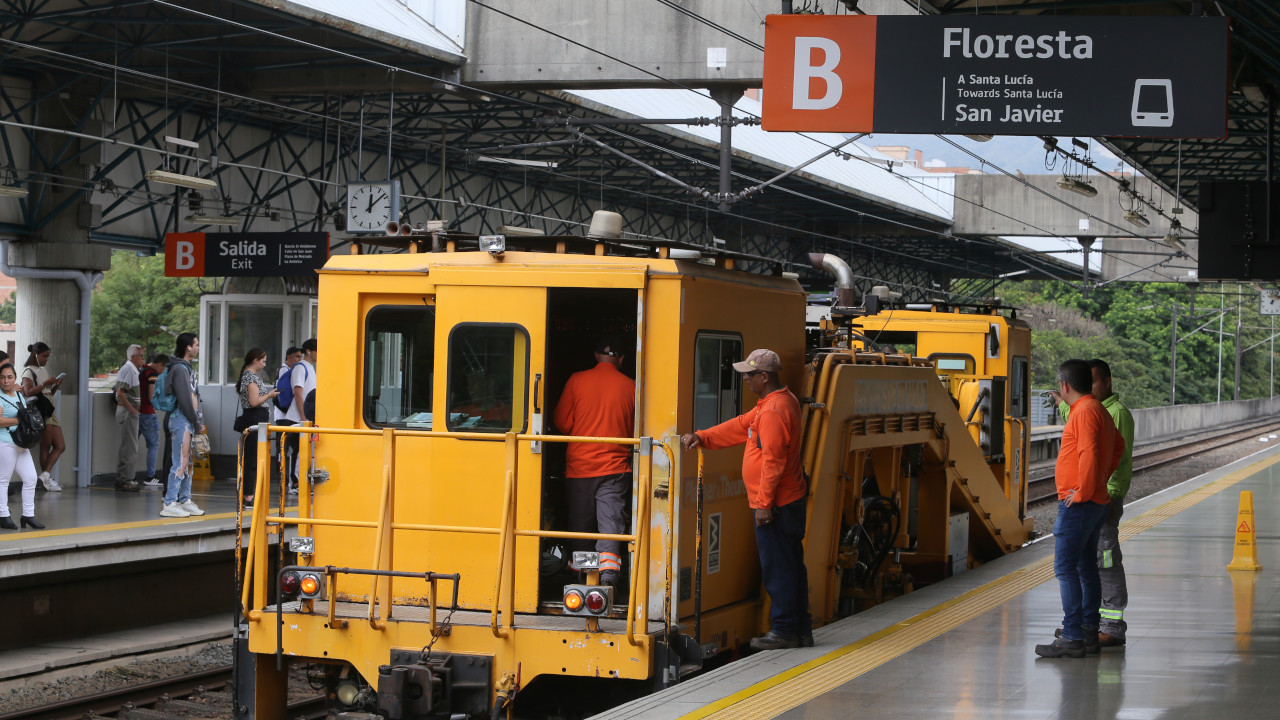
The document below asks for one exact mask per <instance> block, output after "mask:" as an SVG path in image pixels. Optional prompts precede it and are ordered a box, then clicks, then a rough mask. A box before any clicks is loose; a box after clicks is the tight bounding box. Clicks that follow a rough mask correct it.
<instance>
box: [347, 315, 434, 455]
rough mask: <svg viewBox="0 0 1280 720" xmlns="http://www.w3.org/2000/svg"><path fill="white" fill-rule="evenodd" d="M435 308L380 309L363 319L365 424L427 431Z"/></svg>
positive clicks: (432, 365)
mask: <svg viewBox="0 0 1280 720" xmlns="http://www.w3.org/2000/svg"><path fill="white" fill-rule="evenodd" d="M435 334H436V309H435V308H434V307H432V306H426V307H397V306H385V305H384V306H379V307H376V308H374V309H373V310H370V311H369V316H368V318H366V320H365V345H364V363H365V364H364V421H365V423H366V424H368V425H370V426H383V425H394V426H399V427H411V428H419V429H425V430H430V429H431V388H432V384H433V383H432V379H433V377H434V375H435V356H436V355H435Z"/></svg>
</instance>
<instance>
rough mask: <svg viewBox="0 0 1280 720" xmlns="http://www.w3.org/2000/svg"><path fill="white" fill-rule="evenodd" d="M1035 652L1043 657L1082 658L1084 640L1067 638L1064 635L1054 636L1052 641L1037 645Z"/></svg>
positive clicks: (1083, 654)
mask: <svg viewBox="0 0 1280 720" xmlns="http://www.w3.org/2000/svg"><path fill="white" fill-rule="evenodd" d="M1036 654H1037V655H1039V656H1040V657H1044V658H1059V657H1073V658H1082V657H1084V656H1085V649H1084V641H1083V640H1068V639H1066V638H1064V637H1059V638H1054V641H1053V642H1051V643H1049V644H1048V645H1037V646H1036Z"/></svg>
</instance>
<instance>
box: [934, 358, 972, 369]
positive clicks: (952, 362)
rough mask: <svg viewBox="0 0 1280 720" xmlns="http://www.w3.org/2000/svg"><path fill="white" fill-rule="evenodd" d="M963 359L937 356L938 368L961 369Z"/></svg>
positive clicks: (962, 367)
mask: <svg viewBox="0 0 1280 720" xmlns="http://www.w3.org/2000/svg"><path fill="white" fill-rule="evenodd" d="M964 365H965V363H964V360H961V359H960V358H938V369H939V370H963V369H964Z"/></svg>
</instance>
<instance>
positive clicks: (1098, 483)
mask: <svg viewBox="0 0 1280 720" xmlns="http://www.w3.org/2000/svg"><path fill="white" fill-rule="evenodd" d="M1092 387H1093V371H1092V370H1091V369H1090V368H1089V363H1087V362H1085V361H1084V360H1068V361H1066V362H1064V363H1062V365H1059V366H1058V393H1059V394H1060V395H1061V396H1062V399H1063V401H1064V402H1066V403H1067V404H1068V405H1069V406H1070V409H1071V411H1070V413H1069V414H1068V416H1067V424H1066V426H1065V427H1063V429H1062V444H1061V446H1060V447H1059V449H1058V461H1057V464H1056V466H1055V467H1054V480H1055V482H1056V484H1057V487H1058V519H1057V520H1056V521H1055V522H1054V524H1053V536H1054V550H1053V553H1054V554H1053V572H1054V574H1055V575H1057V577H1058V591H1059V592H1060V593H1061V595H1062V614H1063V618H1062V633H1061V635H1060V636H1059V637H1057V638H1055V639H1054V641H1053V642H1051V643H1049V644H1047V645H1037V646H1036V654H1037V655H1039V656H1040V657H1052V658H1056V657H1074V658H1082V657H1084V656H1085V655H1086V654H1087V653H1090V652H1093V653H1096V652H1098V651H1099V649H1098V625H1099V621H1100V619H1101V615H1100V614H1099V607H1100V605H1101V603H1102V582H1101V580H1100V579H1099V577H1098V558H1097V548H1098V535H1099V533H1100V532H1101V531H1102V524H1103V522H1104V521H1105V520H1106V519H1107V512H1108V510H1109V508H1108V504H1109V503H1110V502H1111V496H1110V495H1108V494H1107V480H1108V479H1109V478H1110V477H1111V474H1112V473H1114V472H1115V471H1116V468H1117V467H1119V466H1120V458H1121V456H1122V455H1123V454H1124V448H1125V441H1124V437H1123V436H1122V435H1120V433H1119V431H1117V430H1116V425H1115V423H1114V422H1113V421H1112V420H1111V415H1110V413H1108V412H1107V410H1106V408H1104V407H1103V406H1102V403H1100V402H1098V400H1097V399H1096V398H1094V396H1093V395H1092V394H1091V392H1090V391H1091V390H1092Z"/></svg>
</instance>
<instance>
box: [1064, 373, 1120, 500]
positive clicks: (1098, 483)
mask: <svg viewBox="0 0 1280 720" xmlns="http://www.w3.org/2000/svg"><path fill="white" fill-rule="evenodd" d="M1124 446H1125V443H1124V437H1123V436H1122V435H1121V434H1120V433H1119V432H1118V431H1117V430H1116V424H1115V423H1114V422H1113V421H1112V420H1111V414H1110V413H1108V412H1107V410H1106V408H1104V407H1102V403H1100V402H1098V401H1097V400H1096V399H1094V397H1093V396H1092V395H1084V396H1083V397H1081V398H1080V399H1079V400H1076V401H1075V402H1074V403H1072V405H1071V411H1070V412H1069V413H1068V414H1067V425H1066V427H1064V428H1062V446H1061V448H1059V450H1058V462H1057V465H1056V466H1055V467H1054V481H1055V483H1056V484H1057V486H1058V499H1059V500H1063V499H1065V498H1066V497H1067V493H1069V492H1070V491H1072V490H1075V491H1076V493H1075V501H1076V502H1084V501H1086V500H1088V501H1090V502H1096V503H1100V504H1106V503H1107V502H1109V501H1110V500H1111V496H1110V495H1108V494H1107V479H1108V478H1110V477H1111V473H1113V472H1115V471H1116V468H1117V467H1119V466H1120V457H1121V456H1122V455H1123V454H1124Z"/></svg>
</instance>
